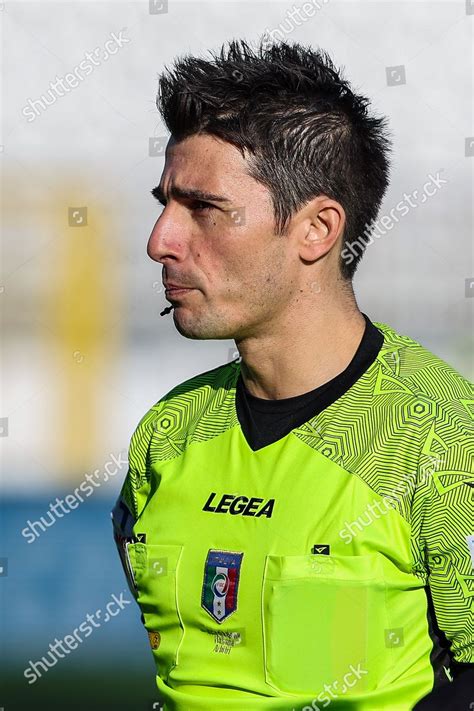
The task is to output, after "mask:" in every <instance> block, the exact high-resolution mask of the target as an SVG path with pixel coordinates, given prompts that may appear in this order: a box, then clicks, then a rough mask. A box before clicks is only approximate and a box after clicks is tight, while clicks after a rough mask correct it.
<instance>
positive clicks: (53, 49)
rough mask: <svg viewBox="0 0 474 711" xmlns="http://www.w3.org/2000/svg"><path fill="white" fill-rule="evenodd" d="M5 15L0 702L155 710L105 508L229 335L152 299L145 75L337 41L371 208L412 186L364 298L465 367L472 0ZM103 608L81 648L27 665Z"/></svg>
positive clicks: (160, 151)
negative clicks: (381, 139)
mask: <svg viewBox="0 0 474 711" xmlns="http://www.w3.org/2000/svg"><path fill="white" fill-rule="evenodd" d="M295 8H299V13H296V12H295ZM0 19H1V23H2V40H3V54H2V62H3V64H2V73H1V81H2V89H3V91H2V99H3V111H2V127H1V131H2V136H1V144H2V145H1V154H0V163H1V170H2V191H1V200H2V235H3V261H2V272H1V279H0V303H1V305H2V319H3V321H2V324H3V339H2V407H1V412H0V435H1V437H2V439H1V450H2V482H1V487H2V514H1V524H0V525H1V531H0V578H1V579H0V594H1V613H0V614H1V620H0V634H1V652H2V664H1V672H2V676H3V683H2V690H1V692H0V708H3V709H5V711H10V710H16V709H27V708H28V709H29V708H35V709H43V708H45V709H50V708H61V709H64V708H69V709H72V708H78V709H96V708H104V709H105V708H114V709H124V710H125V709H127V710H131V709H133V710H134V711H138V710H139V709H143V710H144V711H145V709H152V708H159V702H158V700H157V697H156V694H155V684H154V665H153V661H152V656H151V652H150V648H149V643H148V639H147V637H146V635H145V633H144V630H143V628H142V625H141V623H140V616H139V612H138V608H137V607H136V605H135V604H134V603H133V602H132V603H130V600H131V596H130V593H129V591H128V588H127V587H126V582H125V578H124V575H123V573H122V569H121V567H120V563H119V559H118V555H117V553H116V550H115V545H114V543H113V539H112V530H111V522H110V515H109V512H110V509H111V508H112V506H113V503H114V501H115V498H116V496H117V493H118V490H119V488H120V486H121V483H122V481H123V479H124V477H125V475H126V471H127V462H126V456H127V449H128V444H129V440H130V437H131V434H132V432H133V430H134V428H135V427H136V425H137V423H138V421H139V419H140V418H141V417H142V415H143V414H144V413H145V412H146V411H147V410H148V409H149V407H151V405H153V404H154V403H155V402H156V401H157V400H158V399H159V398H160V397H161V396H162V395H163V394H164V393H165V392H167V391H168V390H169V389H170V388H171V387H173V386H174V385H176V384H177V383H178V382H181V381H182V380H184V379H186V378H188V377H191V376H192V375H195V374H197V373H199V372H202V371H204V370H208V369H210V368H212V367H215V366H217V365H219V364H221V363H224V362H226V361H228V360H229V359H231V358H232V357H234V348H233V346H234V344H233V342H231V341H208V342H206V341H201V342H198V341H190V340H186V339H184V338H182V337H181V336H180V335H179V334H178V333H177V332H176V331H175V329H174V326H173V322H172V316H171V315H169V316H166V317H163V318H160V317H159V312H160V311H161V310H162V309H163V308H164V307H165V306H166V305H167V302H166V301H165V298H164V294H163V289H162V286H161V267H159V265H158V264H156V263H155V262H153V261H151V260H150V259H149V258H148V257H147V255H146V243H147V240H148V237H149V234H150V231H151V229H152V227H153V225H154V223H155V221H156V219H157V217H158V215H159V213H160V210H161V208H160V206H159V205H158V204H157V203H156V202H155V200H154V199H153V197H152V196H151V195H150V190H151V189H152V188H153V187H154V186H155V185H157V184H158V183H159V180H160V176H161V172H162V169H163V165H164V148H165V146H166V142H167V140H168V136H167V132H166V130H165V128H164V126H163V125H162V123H161V120H160V117H159V115H158V113H157V110H156V106H155V96H156V90H157V76H158V74H159V73H160V72H161V71H162V70H163V68H164V66H165V65H167V66H170V65H171V63H172V62H173V59H174V58H175V57H176V56H177V55H182V54H185V53H188V52H190V53H193V54H199V55H202V56H206V55H207V53H208V50H218V49H219V48H220V46H221V44H222V43H223V42H224V41H227V40H229V39H232V38H244V39H246V40H248V41H250V42H255V43H256V42H257V41H258V40H259V38H260V37H261V36H262V35H263V34H264V33H265V32H266V33H269V34H270V36H271V37H272V38H273V39H274V40H278V39H289V40H294V41H300V42H303V43H306V44H311V45H313V46H314V47H317V46H319V47H322V48H324V49H326V50H327V51H329V53H330V54H331V56H332V57H333V59H334V61H335V63H336V65H337V66H340V67H341V66H342V67H344V70H345V75H346V76H347V77H348V78H349V79H350V80H351V82H352V84H353V86H354V88H355V89H356V90H357V91H359V92H362V93H365V94H367V95H368V96H369V97H371V98H372V101H373V107H374V108H375V110H376V111H377V112H379V113H383V114H385V115H387V116H389V118H390V125H391V129H392V132H393V136H394V159H393V167H392V180H391V186H390V189H389V191H388V194H387V196H386V199H385V202H384V205H383V207H382V210H381V213H380V215H381V216H383V215H388V214H389V213H390V210H391V209H393V208H394V207H395V206H396V205H397V204H398V203H399V202H400V201H401V200H402V199H405V198H404V194H405V193H408V194H412V193H413V191H414V190H417V191H418V198H417V200H415V204H414V205H413V206H412V207H410V209H409V210H408V212H407V214H406V215H405V216H403V217H402V218H401V219H400V220H399V221H398V222H397V223H396V224H395V225H392V227H391V228H389V229H386V230H385V232H384V234H382V229H381V230H380V233H379V236H378V237H377V239H375V241H374V243H373V244H372V245H370V246H369V247H368V248H367V252H366V254H365V257H364V259H363V260H362V262H361V265H360V266H359V269H358V271H357V273H356V277H355V282H354V286H355V291H356V296H357V300H358V303H359V307H360V309H361V310H362V311H363V312H365V313H366V314H367V315H368V316H369V317H370V318H371V319H372V320H373V321H382V322H384V323H388V324H390V325H391V326H392V327H393V328H395V329H396V330H398V331H399V332H400V333H403V334H406V335H409V336H411V337H412V338H414V339H415V340H417V341H419V342H420V343H422V344H423V345H424V346H425V347H427V348H428V349H429V350H431V351H432V352H434V353H436V354H437V355H438V356H440V357H442V358H443V359H444V360H446V361H448V362H449V363H450V364H451V365H452V366H454V367H455V368H456V369H457V370H458V371H459V372H460V373H461V374H462V375H463V376H464V377H466V378H469V379H470V380H472V379H473V376H474V359H473V311H472V306H473V303H474V298H472V297H474V265H473V212H472V204H473V184H472V165H473V157H474V125H473V120H472V119H473V117H472V109H473V101H472V99H473V76H472V72H473V69H472V68H473V63H472V48H473V45H472V37H473V24H472V23H473V22H474V0H473V1H471V2H470V1H469V0H467V1H465V0H460V1H459V2H457V1H453V0H450V1H449V2H433V1H430V2H415V1H409V2H400V1H397V2H385V1H380V0H379V1H377V2H358V1H352V2H341V1H340V0H327V1H326V2H324V1H323V0H320V2H319V3H317V2H316V1H315V0H312V1H311V2H306V3H305V2H304V1H303V0H302V2H296V3H294V2H291V3H290V2H275V0H272V1H271V2H245V1H242V0H241V1H240V2H225V1H223V0H219V1H218V2H217V1H216V2H179V1H178V0H169V3H166V2H157V1H153V0H152V1H151V2H145V1H144V2H120V1H117V0H116V1H114V2H102V1H99V2H80V1H79V0H75V1H74V2H46V1H41V2H16V1H11V2H5V3H2V4H1V6H0ZM81 63H83V64H82V66H81ZM78 68H79V71H77V73H76V74H74V72H75V71H76V70H77V69H78ZM89 70H90V71H89ZM78 74H79V75H80V76H81V79H80V80H78V79H77V75H78ZM68 76H69V77H71V76H72V79H71V78H69V79H68V78H67V77H68ZM74 77H76V79H74ZM53 85H54V88H53ZM428 183H429V187H428V188H426V190H425V188H424V186H425V185H426V184H428ZM435 185H436V186H437V187H434V186H435ZM428 193H430V194H428ZM423 198H424V199H423ZM81 497H82V501H81ZM121 595H122V597H120V596H121ZM112 600H114V604H115V607H114V608H113V609H114V612H113V613H112V612H111V614H110V615H109V617H108V619H107V610H108V609H109V608H107V605H108V604H109V603H110V602H111V601H112ZM117 600H118V601H119V602H117ZM125 601H127V602H125ZM110 609H112V608H110ZM98 610H101V615H100V616H98V617H96V618H95V619H96V620H97V619H99V620H100V623H97V622H96V626H95V625H94V626H92V625H91V629H92V632H91V633H90V634H88V635H87V637H85V635H82V637H83V638H82V639H81V641H80V642H79V641H78V643H77V649H75V650H74V651H71V650H69V651H68V652H67V653H62V658H59V659H58V658H57V657H56V659H57V662H56V663H55V664H54V665H53V664H52V662H51V661H50V664H51V667H50V668H49V666H46V667H45V665H44V663H43V668H42V667H41V664H39V665H38V664H37V663H38V661H39V660H41V659H42V657H44V656H45V655H47V654H48V650H49V649H50V646H49V645H55V644H56V643H57V641H58V640H62V639H64V638H65V636H66V635H73V630H77V629H81V628H80V625H81V624H84V625H85V624H86V620H87V619H88V618H87V616H88V615H95V613H96V611H98ZM89 619H90V618H89ZM84 629H85V627H84V626H83V627H82V630H84ZM78 634H79V633H78ZM76 639H77V637H76ZM56 649H61V648H60V647H58V646H56ZM28 670H29V671H28Z"/></svg>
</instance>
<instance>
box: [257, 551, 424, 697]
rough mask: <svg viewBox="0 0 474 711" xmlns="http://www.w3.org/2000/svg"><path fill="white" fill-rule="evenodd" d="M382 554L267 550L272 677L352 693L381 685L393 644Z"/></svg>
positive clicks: (291, 688)
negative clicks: (295, 553) (279, 553)
mask: <svg viewBox="0 0 474 711" xmlns="http://www.w3.org/2000/svg"><path fill="white" fill-rule="evenodd" d="M382 557H383V556H381V555H380V554H373V555H365V556H325V555H311V556H309V555H307V556H274V555H270V556H267V558H266V565H265V574H264V584H263V592H262V595H263V600H262V611H263V636H264V658H265V675H266V681H267V683H269V684H270V685H271V686H273V687H274V688H276V689H278V690H279V691H283V692H288V693H307V694H313V695H316V694H317V693H318V692H320V691H322V690H323V689H324V685H325V684H330V685H332V684H335V686H334V690H335V691H336V693H337V694H341V693H342V694H347V695H350V694H351V689H352V687H354V690H353V692H352V693H357V694H358V693H361V692H364V691H369V690H370V689H373V688H375V687H376V686H377V685H378V683H379V682H380V679H381V678H382V676H383V674H384V672H386V670H387V666H388V665H389V664H390V654H391V651H392V650H391V649H390V646H389V645H387V630H388V631H390V627H391V624H392V623H391V620H390V615H389V611H388V609H387V580H386V577H385V575H384V566H383V564H382V561H381V558H382ZM402 575H406V574H402ZM410 578H411V576H410Z"/></svg>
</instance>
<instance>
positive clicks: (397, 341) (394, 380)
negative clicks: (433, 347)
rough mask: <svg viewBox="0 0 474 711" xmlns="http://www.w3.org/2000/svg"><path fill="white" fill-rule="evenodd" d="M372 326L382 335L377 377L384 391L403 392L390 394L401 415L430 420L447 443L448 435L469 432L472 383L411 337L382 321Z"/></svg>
mask: <svg viewBox="0 0 474 711" xmlns="http://www.w3.org/2000/svg"><path fill="white" fill-rule="evenodd" d="M374 325H375V326H376V327H377V328H378V329H379V330H380V331H382V333H383V335H384V343H383V345H382V348H381V350H380V352H379V354H378V357H377V362H378V365H379V377H380V378H381V380H382V381H383V380H384V379H385V380H386V382H385V385H386V386H387V391H389V390H390V389H391V390H392V392H394V394H395V393H397V391H398V394H399V395H401V394H402V393H404V394H405V397H401V398H397V397H394V403H395V402H398V403H399V404H403V405H404V413H405V416H406V417H407V418H409V419H411V418H414V419H415V420H416V421H418V422H421V421H422V420H423V419H428V420H430V419H431V420H432V422H433V423H436V430H437V432H438V434H440V433H442V434H441V436H442V437H443V439H445V440H446V441H445V444H446V445H448V446H449V444H450V443H451V442H450V438H451V436H452V437H453V438H455V439H457V438H458V437H459V436H460V435H461V436H462V435H463V434H468V433H471V434H472V432H473V421H474V386H473V384H472V383H471V382H470V381H469V380H468V379H467V378H465V377H464V376H463V375H461V373H459V372H458V371H457V370H456V369H455V368H453V367H452V366H451V365H450V364H449V363H447V362H446V361H444V360H443V359H442V358H440V357H438V356H437V355H435V354H434V353H432V352H431V351H429V350H428V349H427V348H425V347H424V346H423V345H422V344H421V343H419V342H418V341H416V340H415V339H414V338H411V337H410V336H407V335H402V334H400V333H398V332H397V331H395V330H394V329H393V328H392V327H390V326H389V325H388V324H385V323H380V322H374ZM381 385H383V382H382V383H381Z"/></svg>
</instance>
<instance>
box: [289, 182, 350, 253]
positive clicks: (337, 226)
mask: <svg viewBox="0 0 474 711" xmlns="http://www.w3.org/2000/svg"><path fill="white" fill-rule="evenodd" d="M305 213H306V216H305V218H304V219H303V220H302V222H301V239H300V243H299V253H300V256H301V258H302V259H304V260H306V261H308V262H314V261H316V260H317V259H319V258H320V257H322V256H324V255H325V254H327V253H328V252H329V251H330V250H331V249H332V247H333V245H334V244H335V242H337V240H338V238H339V237H340V236H341V234H342V233H343V231H344V226H345V224H346V214H345V212H344V208H343V207H342V205H341V204H340V203H338V202H337V201H336V200H332V199H331V198H328V197H326V196H325V195H320V196H318V197H317V198H315V199H314V200H312V201H311V203H309V204H308V205H307V206H306V208H305Z"/></svg>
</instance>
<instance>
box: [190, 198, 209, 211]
mask: <svg viewBox="0 0 474 711" xmlns="http://www.w3.org/2000/svg"><path fill="white" fill-rule="evenodd" d="M213 208H214V205H211V204H210V203H208V202H203V201H202V200H195V201H194V203H193V206H192V208H191V209H192V210H197V212H207V211H208V210H212V209H213Z"/></svg>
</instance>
